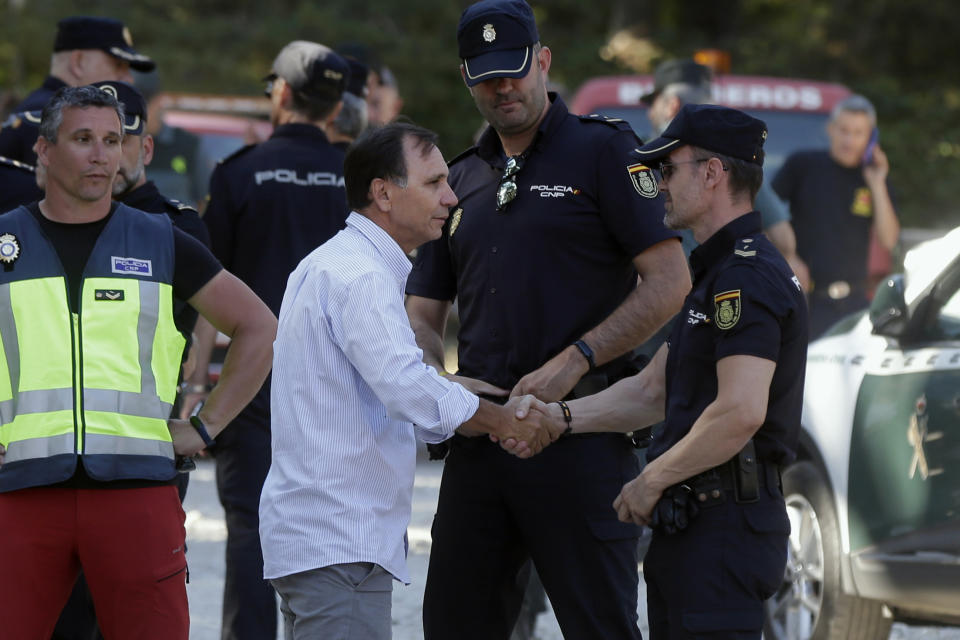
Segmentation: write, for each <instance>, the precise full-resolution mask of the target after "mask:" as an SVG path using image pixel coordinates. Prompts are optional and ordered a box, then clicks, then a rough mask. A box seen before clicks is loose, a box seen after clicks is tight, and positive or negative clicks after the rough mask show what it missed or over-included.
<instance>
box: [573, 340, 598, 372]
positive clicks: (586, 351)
mask: <svg viewBox="0 0 960 640" xmlns="http://www.w3.org/2000/svg"><path fill="white" fill-rule="evenodd" d="M573 346H575V347H576V348H577V349H579V350H580V353H582V354H583V357H584V358H586V359H587V364H589V365H590V371H593V370H594V369H596V368H597V362H596V361H595V360H594V359H593V349H591V348H590V345H588V344H587V343H586V342H584V341H583V340H577V341H576V342H574V343H573Z"/></svg>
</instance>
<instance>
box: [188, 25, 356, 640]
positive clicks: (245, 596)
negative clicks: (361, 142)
mask: <svg viewBox="0 0 960 640" xmlns="http://www.w3.org/2000/svg"><path fill="white" fill-rule="evenodd" d="M349 74H350V69H349V67H348V66H347V62H346V60H344V59H343V58H342V57H340V56H339V55H337V54H336V53H335V52H334V51H333V50H331V49H329V48H328V47H325V46H323V45H321V44H317V43H314V42H306V41H303V40H297V41H294V42H291V43H290V44H288V45H287V46H286V47H284V48H283V49H282V50H281V51H280V53H279V55H277V58H276V60H274V63H273V70H272V72H271V73H270V74H269V75H268V76H267V77H266V78H265V80H266V82H267V95H268V96H269V97H270V100H271V102H272V105H273V109H272V112H271V115H270V120H271V122H272V124H273V125H274V127H275V129H274V132H273V135H271V136H270V138H269V139H268V140H267V141H265V142H263V143H261V144H258V145H250V146H247V147H244V148H243V149H241V150H239V151H237V152H236V153H234V154H233V155H232V156H229V157H227V158H226V159H224V160H223V161H222V162H221V163H220V165H219V166H217V168H216V169H215V170H214V172H213V176H212V177H211V179H210V195H209V202H208V204H207V209H206V211H205V213H204V216H203V220H204V222H205V223H206V225H207V229H208V230H209V231H210V242H211V244H212V246H213V253H214V255H216V256H217V258H218V259H219V260H220V261H221V263H223V265H224V266H225V267H227V268H229V269H230V270H231V271H232V272H233V273H234V274H236V275H237V277H239V278H240V279H241V280H243V281H244V282H245V283H247V284H248V285H249V286H250V288H251V289H253V290H254V292H256V294H257V295H259V296H260V298H261V299H263V301H264V302H266V303H267V306H269V307H270V309H271V310H273V312H274V313H279V311H280V303H281V300H282V298H283V292H284V289H285V287H286V282H287V277H288V276H289V275H290V272H291V271H293V269H294V268H295V267H296V266H297V264H299V262H300V261H301V260H302V259H303V258H304V257H305V256H306V255H307V254H308V253H309V252H310V251H312V250H313V249H315V248H316V247H318V246H319V245H321V244H323V243H324V242H325V241H327V240H328V239H329V238H331V237H332V236H333V235H334V234H335V233H336V232H337V231H339V230H340V229H342V228H343V227H344V226H345V224H346V217H347V213H348V210H347V202H346V192H345V190H344V182H343V157H344V156H343V152H342V151H340V150H339V149H337V148H335V147H334V146H333V145H332V144H330V140H329V138H328V136H327V131H328V130H329V129H330V126H331V123H332V122H333V120H334V119H335V118H336V117H337V113H338V112H339V111H340V107H341V104H342V102H341V98H342V96H343V91H344V88H345V87H346V85H347V81H348V79H349ZM213 337H214V336H213V335H211V334H210V333H209V332H207V331H201V330H200V329H199V328H198V342H199V343H200V345H199V346H198V354H197V355H198V358H197V369H196V372H195V374H194V376H193V377H192V378H191V379H190V381H189V384H190V385H192V386H191V388H190V390H192V391H193V390H201V389H202V388H203V387H204V386H205V385H207V384H208V382H209V381H208V380H207V367H206V363H207V362H209V354H210V350H211V349H212V346H213V344H212V338H213ZM200 397H202V394H195V395H193V396H192V398H190V399H189V400H188V399H186V398H185V401H184V410H185V411H189V410H190V408H191V406H190V405H191V404H192V403H194V402H196V401H197V400H198V399H199V398H200ZM226 433H228V434H230V435H226V434H225V437H223V438H221V439H219V440H217V449H216V460H217V488H218V490H219V494H220V502H221V503H222V504H223V507H224V512H225V516H226V521H227V562H226V565H227V566H226V576H225V579H224V594H223V629H222V637H223V638H224V639H228V638H229V639H235V638H256V639H257V640H262V639H263V638H272V637H274V636H275V634H276V629H277V619H276V606H277V605H276V596H275V593H274V590H273V587H272V586H271V585H270V583H269V582H267V581H266V580H264V579H263V555H262V552H261V549H260V537H259V532H258V529H259V519H258V516H257V512H258V509H259V499H260V490H261V488H262V487H263V481H264V478H266V475H267V471H268V470H269V467H270V382H269V379H268V381H267V382H266V383H265V384H264V386H263V388H262V389H261V390H260V392H259V393H258V394H257V397H256V398H254V400H253V401H252V402H251V403H250V404H249V405H247V407H246V408H245V409H244V410H243V412H242V413H241V414H240V415H239V416H238V417H237V418H236V419H235V420H234V421H233V423H232V428H231V429H230V430H229V431H228V432H226Z"/></svg>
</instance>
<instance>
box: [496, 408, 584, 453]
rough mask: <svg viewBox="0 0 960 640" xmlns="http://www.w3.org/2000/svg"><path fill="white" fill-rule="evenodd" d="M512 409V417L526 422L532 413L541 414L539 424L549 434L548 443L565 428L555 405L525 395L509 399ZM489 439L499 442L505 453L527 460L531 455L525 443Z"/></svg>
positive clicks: (565, 425) (565, 424) (557, 436)
mask: <svg viewBox="0 0 960 640" xmlns="http://www.w3.org/2000/svg"><path fill="white" fill-rule="evenodd" d="M508 404H509V405H510V406H512V407H514V414H513V415H514V417H516V418H517V419H518V420H526V419H527V417H528V416H529V415H530V414H531V412H533V413H538V414H542V415H541V417H540V422H541V424H543V426H544V427H546V429H547V430H548V431H549V432H550V441H551V442H556V441H557V439H558V438H559V437H560V436H561V435H562V434H563V432H564V431H565V430H566V428H567V423H566V422H565V421H564V419H563V412H562V411H560V407H559V406H557V405H556V404H555V403H551V404H547V403H544V402H541V401H540V400H537V399H536V398H535V397H533V396H530V395H527V396H520V397H518V398H511V400H510V402H509V403H508ZM490 439H491V440H493V441H494V442H500V448H501V449H503V450H504V451H506V452H507V453H512V454H513V455H515V456H517V457H520V458H529V457H530V456H531V455H533V453H532V452H531V451H530V450H529V448H528V447H527V446H526V443H525V442H519V441H517V440H516V439H515V438H507V439H505V440H500V439H498V438H497V437H496V436H494V435H491V436H490Z"/></svg>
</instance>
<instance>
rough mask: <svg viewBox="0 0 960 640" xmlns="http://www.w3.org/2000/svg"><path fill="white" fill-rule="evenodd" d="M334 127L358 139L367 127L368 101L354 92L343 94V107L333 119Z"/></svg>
mask: <svg viewBox="0 0 960 640" xmlns="http://www.w3.org/2000/svg"><path fill="white" fill-rule="evenodd" d="M333 128H334V129H336V130H337V131H339V132H340V133H342V134H343V135H345V136H347V137H348V138H350V139H351V140H356V139H357V136H359V135H360V134H361V133H362V132H363V130H364V129H366V128H367V101H366V100H364V99H363V98H361V97H360V96H356V95H354V94H352V93H344V94H343V108H341V109H340V113H338V114H337V117H336V118H335V119H334V121H333Z"/></svg>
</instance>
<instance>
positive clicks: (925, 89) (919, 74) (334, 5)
mask: <svg viewBox="0 0 960 640" xmlns="http://www.w3.org/2000/svg"><path fill="white" fill-rule="evenodd" d="M467 4H469V2H468V1H466V0H404V1H403V2H399V1H397V0H325V1H323V2H319V1H317V0H271V1H268V2H264V1H263V0H256V1H254V0H194V1H192V2H187V1H184V0H166V1H163V0H139V1H138V2H135V3H133V2H127V1H123V2H120V1H118V0H102V1H94V0H40V1H31V0H7V3H6V4H5V5H4V6H3V7H2V9H0V90H7V91H13V92H14V93H16V94H17V95H20V96H23V95H25V94H26V93H27V92H28V91H30V90H31V89H32V88H34V87H36V86H37V85H39V83H40V82H41V81H42V79H43V77H44V76H45V74H46V71H47V67H48V64H49V56H50V52H51V47H52V43H53V37H54V31H55V24H56V21H57V20H58V19H59V18H61V17H64V16H68V15H78V14H89V15H107V16H113V17H117V18H120V19H122V20H124V21H125V22H126V23H127V25H128V26H129V27H130V29H131V31H132V33H133V35H134V40H135V45H136V47H137V48H138V49H139V50H140V51H143V52H145V53H147V54H149V55H150V56H152V57H153V58H154V59H156V60H157V62H158V67H159V69H160V73H161V82H162V85H163V87H162V88H163V89H165V90H169V91H188V92H203V93H230V94H249V95H258V94H259V92H260V91H261V89H262V83H261V82H260V78H261V77H262V76H263V75H264V74H265V73H266V72H267V71H268V70H269V67H270V64H271V62H272V60H273V57H274V56H275V55H276V53H277V51H279V49H280V48H281V47H282V46H283V45H284V44H286V43H287V42H289V41H290V40H293V39H298V38H302V39H308V40H314V41H317V42H322V43H324V44H327V45H330V46H333V47H336V46H337V45H338V44H341V43H346V42H361V43H364V44H366V45H367V46H369V47H370V48H371V49H372V50H374V51H376V52H377V54H378V56H379V57H380V58H381V59H382V60H383V62H384V63H386V64H387V65H388V66H389V67H390V68H391V69H392V70H393V71H394V73H395V74H396V76H397V78H398V81H399V84H400V88H401V93H402V94H403V97H404V99H405V101H406V107H405V109H404V113H405V114H406V115H408V116H410V117H411V118H412V119H413V120H415V121H416V122H418V123H420V124H423V125H425V126H428V127H431V128H433V129H435V130H437V131H438V132H440V134H441V136H442V146H443V149H444V152H445V154H446V155H447V157H452V156H453V155H455V154H456V153H458V152H459V151H460V150H461V149H462V148H464V147H466V146H467V145H468V144H469V143H470V138H471V136H472V134H473V133H474V132H475V130H476V129H477V127H478V126H479V124H480V119H479V115H478V114H477V112H476V110H475V108H474V106H473V103H472V100H471V99H470V96H469V94H468V93H467V91H466V89H465V88H464V86H463V84H462V82H461V80H460V74H459V70H458V60H457V57H456V26H457V21H458V18H459V15H460V12H461V11H462V9H463V8H464V7H465V6H466V5H467ZM532 4H533V6H534V10H535V12H536V15H537V19H538V25H539V28H540V34H541V38H542V40H543V42H544V44H547V45H549V46H550V47H551V48H552V49H553V51H554V62H553V69H552V71H551V80H552V81H553V82H555V83H557V84H559V85H561V86H563V87H566V88H567V89H568V90H569V91H571V92H572V91H573V90H575V89H576V87H577V86H579V85H580V84H581V83H582V82H583V81H584V80H586V79H587V78H589V77H591V76H594V75H604V74H615V73H625V72H631V71H635V70H636V69H629V68H627V67H626V66H623V64H621V63H618V62H617V61H615V60H614V61H605V60H604V59H603V58H602V57H601V55H600V52H601V50H603V49H604V47H605V45H606V44H607V43H608V42H609V41H610V39H611V37H612V36H614V35H615V34H618V33H620V34H623V33H627V34H630V35H631V36H632V37H633V38H636V39H637V42H639V43H642V44H643V45H644V47H645V48H642V50H639V51H638V53H639V56H637V58H638V59H639V63H636V62H635V63H634V64H639V65H641V66H643V65H647V66H648V68H649V65H653V64H655V63H656V61H657V59H658V57H663V58H666V57H674V56H689V55H691V53H692V52H693V51H694V50H696V49H699V48H705V47H715V48H722V49H725V50H727V51H729V52H730V53H731V56H732V60H733V72H734V73H745V74H762V75H771V76H784V77H795V78H808V79H814V80H825V81H832V82H840V83H843V84H845V85H847V86H848V87H850V88H851V89H852V90H854V91H856V92H859V93H863V94H864V95H866V96H867V97H869V98H870V99H871V100H873V101H874V103H875V104H876V105H877V108H878V112H879V118H880V129H881V131H882V134H881V144H882V145H883V147H884V148H885V149H886V150H887V152H888V154H889V156H890V158H891V164H892V167H893V168H892V171H891V181H892V182H893V184H894V187H895V188H896V191H897V193H898V196H899V197H898V204H899V211H900V214H901V218H902V219H903V222H904V224H905V225H907V226H925V227H938V228H946V227H949V226H953V225H957V224H960V72H958V70H957V69H956V65H957V64H958V62H960V44H958V37H957V34H958V33H960V5H957V4H956V3H954V2H952V1H951V0H927V2H924V3H912V2H902V1H899V0H726V1H725V2H716V1H715V0H683V1H680V0H660V1H659V2H654V1H652V0H592V1H588V2H585V1H583V0H533V1H532Z"/></svg>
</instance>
